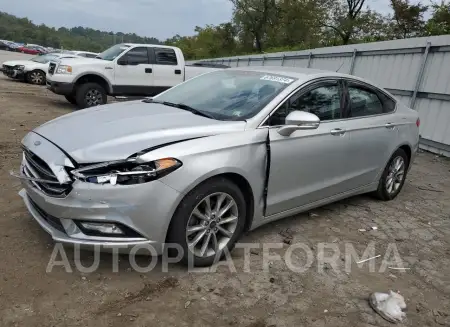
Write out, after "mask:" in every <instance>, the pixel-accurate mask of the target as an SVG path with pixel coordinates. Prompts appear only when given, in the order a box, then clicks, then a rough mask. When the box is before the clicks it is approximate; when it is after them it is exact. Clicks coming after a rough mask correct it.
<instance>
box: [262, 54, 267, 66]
mask: <svg viewBox="0 0 450 327" xmlns="http://www.w3.org/2000/svg"><path fill="white" fill-rule="evenodd" d="M265 60H266V57H264V56H263V62H262V65H263V66H264V61H265Z"/></svg>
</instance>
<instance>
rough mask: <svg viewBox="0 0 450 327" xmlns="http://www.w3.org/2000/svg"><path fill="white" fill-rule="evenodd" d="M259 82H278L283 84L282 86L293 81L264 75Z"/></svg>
mask: <svg viewBox="0 0 450 327" xmlns="http://www.w3.org/2000/svg"><path fill="white" fill-rule="evenodd" d="M261 80H264V81H272V82H278V83H283V84H291V83H292V82H293V81H294V80H293V79H291V78H286V77H280V76H274V75H264V76H263V77H261Z"/></svg>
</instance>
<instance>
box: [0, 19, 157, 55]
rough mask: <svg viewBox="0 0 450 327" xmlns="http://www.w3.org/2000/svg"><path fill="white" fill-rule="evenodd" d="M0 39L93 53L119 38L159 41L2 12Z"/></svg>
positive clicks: (147, 41) (133, 40)
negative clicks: (57, 25)
mask: <svg viewBox="0 0 450 327" xmlns="http://www.w3.org/2000/svg"><path fill="white" fill-rule="evenodd" d="M0 39H4V40H11V41H16V42H23V43H33V44H40V45H43V46H48V47H54V48H64V49H72V50H85V51H94V52H100V51H103V50H105V49H106V48H108V47H110V46H111V45H113V44H114V43H118V42H121V41H122V40H123V41H124V42H133V43H156V44H160V43H161V42H160V41H159V40H158V39H156V38H149V37H141V36H138V35H136V34H134V33H132V34H124V33H113V32H103V31H99V30H94V29H92V28H84V27H81V26H80V27H73V28H65V27H61V28H58V29H55V28H54V27H48V26H46V25H44V24H42V25H35V24H33V23H32V22H31V21H30V20H29V19H27V18H17V17H15V16H13V15H9V14H7V13H4V12H0Z"/></svg>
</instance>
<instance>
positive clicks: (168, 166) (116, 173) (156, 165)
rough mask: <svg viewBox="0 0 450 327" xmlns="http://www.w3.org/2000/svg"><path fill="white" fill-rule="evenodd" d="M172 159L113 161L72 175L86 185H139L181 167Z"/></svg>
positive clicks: (92, 166)
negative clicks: (142, 161) (138, 161)
mask: <svg viewBox="0 0 450 327" xmlns="http://www.w3.org/2000/svg"><path fill="white" fill-rule="evenodd" d="M181 165H182V163H181V162H180V161H178V160H177V159H174V158H164V159H159V160H155V161H151V162H147V163H136V162H135V161H113V162H106V163H100V164H94V165H89V166H86V167H82V168H79V169H75V170H72V172H71V173H72V175H73V176H74V177H75V178H76V179H79V180H82V181H84V182H88V183H95V184H106V183H109V184H111V185H116V184H121V185H132V184H141V183H147V182H150V181H153V180H155V179H158V178H161V177H163V176H165V175H167V174H169V173H171V172H173V171H174V170H176V169H178V168H179V167H181Z"/></svg>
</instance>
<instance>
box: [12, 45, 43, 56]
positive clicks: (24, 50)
mask: <svg viewBox="0 0 450 327" xmlns="http://www.w3.org/2000/svg"><path fill="white" fill-rule="evenodd" d="M17 51H18V52H22V53H26V54H32V55H37V54H40V53H42V52H41V51H40V50H39V49H36V48H34V47H29V46H26V45H24V46H21V47H18V48H17Z"/></svg>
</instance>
